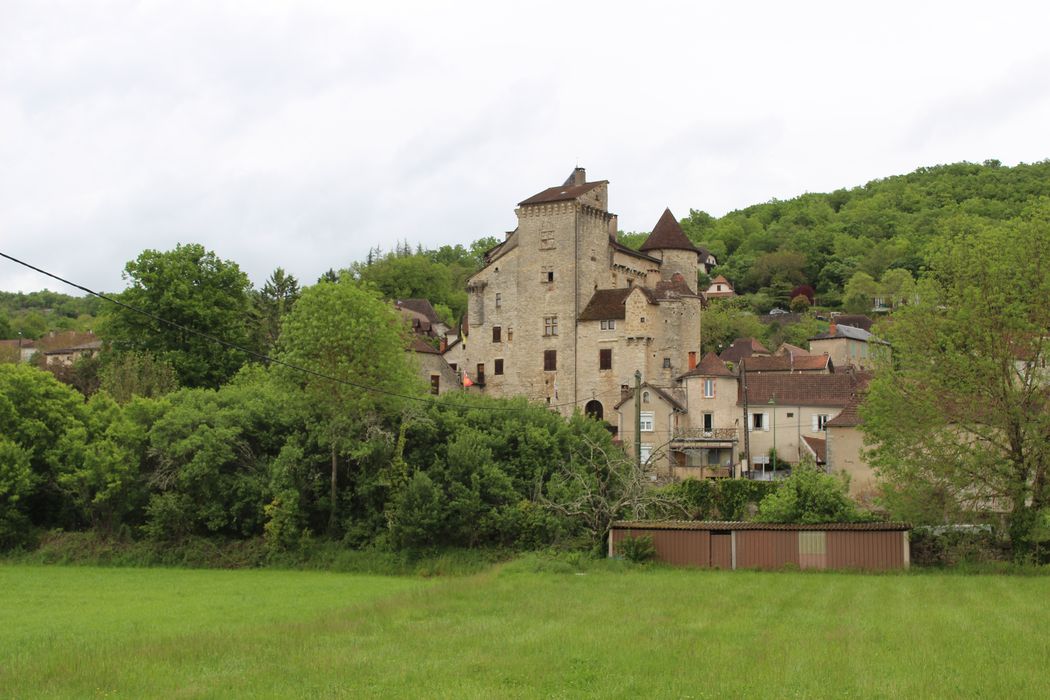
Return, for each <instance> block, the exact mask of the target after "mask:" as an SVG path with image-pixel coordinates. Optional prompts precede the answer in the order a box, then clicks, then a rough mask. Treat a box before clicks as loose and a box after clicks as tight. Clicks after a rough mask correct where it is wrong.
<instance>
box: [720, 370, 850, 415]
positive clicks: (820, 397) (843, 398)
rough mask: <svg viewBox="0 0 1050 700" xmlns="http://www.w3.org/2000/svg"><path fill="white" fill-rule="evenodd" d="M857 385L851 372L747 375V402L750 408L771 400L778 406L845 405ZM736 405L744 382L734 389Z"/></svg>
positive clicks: (740, 397) (741, 396) (741, 398)
mask: <svg viewBox="0 0 1050 700" xmlns="http://www.w3.org/2000/svg"><path fill="white" fill-rule="evenodd" d="M858 386H859V382H858V379H857V377H856V376H855V375H854V374H853V373H850V372H841V373H838V374H816V373H813V372H806V373H798V372H794V373H792V372H766V373H761V372H756V373H754V374H752V373H751V372H748V373H747V400H748V403H749V404H750V405H752V406H757V405H759V404H764V403H769V400H770V399H773V400H774V401H775V402H776V403H777V404H778V405H781V406H843V407H844V406H846V404H848V403H849V401H850V399H851V398H852V397H853V395H854V394H855V393H856V392H857V390H858ZM737 404H738V405H741V406H742V405H743V404H744V383H743V382H739V383H738V386H737Z"/></svg>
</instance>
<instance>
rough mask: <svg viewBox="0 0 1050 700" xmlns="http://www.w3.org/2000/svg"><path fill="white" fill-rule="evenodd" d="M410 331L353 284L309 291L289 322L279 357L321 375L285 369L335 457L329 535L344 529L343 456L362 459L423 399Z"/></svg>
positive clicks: (377, 300) (373, 296)
mask: <svg viewBox="0 0 1050 700" xmlns="http://www.w3.org/2000/svg"><path fill="white" fill-rule="evenodd" d="M406 259H407V258H406ZM404 333H405V330H404V327H403V325H402V323H401V320H400V317H399V316H398V314H397V312H396V311H394V309H393V308H392V307H391V306H390V305H389V304H387V303H385V302H383V300H382V299H380V298H379V296H378V295H377V294H376V293H375V292H373V291H371V290H369V289H367V288H366V287H363V286H361V285H359V284H355V283H354V282H353V281H351V280H349V279H344V280H342V281H340V282H338V283H337V284H331V283H321V284H318V285H316V286H314V287H310V288H308V289H306V290H305V291H304V292H303V294H302V296H301V297H300V299H299V301H298V302H297V303H296V305H295V307H294V308H293V309H292V311H291V313H289V314H288V316H287V318H286V319H285V324H284V327H283V331H282V336H281V343H280V350H279V357H280V359H281V360H282V361H283V362H285V363H288V364H291V365H294V366H297V367H302V368H305V369H307V370H309V371H310V372H313V373H316V374H308V373H302V372H297V371H293V370H289V369H288V368H287V367H281V368H280V370H281V372H282V375H283V376H284V378H285V379H286V381H288V382H289V383H291V384H292V385H294V386H296V387H299V388H301V389H302V390H303V391H304V392H305V394H306V396H307V398H308V405H309V406H310V407H311V415H310V425H311V428H312V430H314V431H315V433H316V435H317V437H318V439H319V441H320V442H321V443H322V444H323V445H324V446H325V447H326V448H327V449H328V451H329V454H330V458H331V470H330V475H329V478H330V493H329V520H328V531H329V533H330V534H335V533H336V531H337V530H338V528H339V478H338V477H339V460H340V458H344V459H349V460H351V461H354V460H355V459H361V458H363V457H364V456H365V446H366V442H365V441H364V440H363V438H364V436H365V433H366V431H367V429H368V426H369V425H370V424H371V423H373V422H375V421H376V420H378V419H379V417H380V416H382V415H384V414H385V415H392V414H393V415H396V414H397V413H398V410H399V409H400V407H401V404H402V403H403V401H404V399H403V398H402V397H403V396H409V395H420V394H421V389H422V387H421V385H420V379H419V378H418V376H417V375H416V373H415V371H414V369H413V368H412V367H411V365H410V364H409V360H408V357H407V354H406V353H405V351H404V348H405V337H404Z"/></svg>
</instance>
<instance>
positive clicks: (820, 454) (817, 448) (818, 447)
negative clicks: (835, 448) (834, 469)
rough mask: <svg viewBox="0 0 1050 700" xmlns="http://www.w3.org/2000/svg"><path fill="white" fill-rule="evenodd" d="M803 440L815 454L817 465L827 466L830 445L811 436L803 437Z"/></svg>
mask: <svg viewBox="0 0 1050 700" xmlns="http://www.w3.org/2000/svg"><path fill="white" fill-rule="evenodd" d="M802 440H803V441H804V442H805V443H806V447H808V448H809V451H810V452H812V453H813V459H814V460H816V462H817V464H827V462H828V449H827V448H828V444H827V441H826V440H822V439H821V438H815V437H810V436H809V435H803V436H802Z"/></svg>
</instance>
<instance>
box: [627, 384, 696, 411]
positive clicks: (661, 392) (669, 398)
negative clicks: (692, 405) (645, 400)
mask: <svg viewBox="0 0 1050 700" xmlns="http://www.w3.org/2000/svg"><path fill="white" fill-rule="evenodd" d="M646 389H648V390H649V391H652V392H653V393H655V394H656V395H657V396H659V397H660V398H662V399H663V400H664V401H666V402H667V403H669V404H671V406H673V407H674V408H675V409H676V410H678V411H682V412H683V413H684V412H685V410H686V408H685V404H683V403H682V402H681V401H679V400H678V399H677V398H676V397H675V396H674V395H673V394H672V393H671V392H670V391H669V390H667V389H662V388H660V387H658V386H653V385H652V384H649V383H648V382H642V391H645V390H646ZM633 399H634V391H630V392H629V393H628V394H627V395H626V396H624V397H623V398H622V399H620V401H619V402H618V403H617V404H616V405H615V406H613V408H619V407H620V406H623V405H624V404H625V403H627V402H628V401H631V400H633Z"/></svg>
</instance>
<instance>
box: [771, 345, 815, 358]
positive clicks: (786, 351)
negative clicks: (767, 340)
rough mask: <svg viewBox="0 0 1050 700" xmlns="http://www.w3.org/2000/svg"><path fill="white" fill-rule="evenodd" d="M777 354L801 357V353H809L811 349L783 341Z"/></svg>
mask: <svg viewBox="0 0 1050 700" xmlns="http://www.w3.org/2000/svg"><path fill="white" fill-rule="evenodd" d="M774 354H775V355H790V356H792V357H799V356H801V355H809V350H805V349H803V348H800V347H799V346H797V345H792V344H791V343H781V344H780V347H779V348H777V351H776V352H775V353H774Z"/></svg>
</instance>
